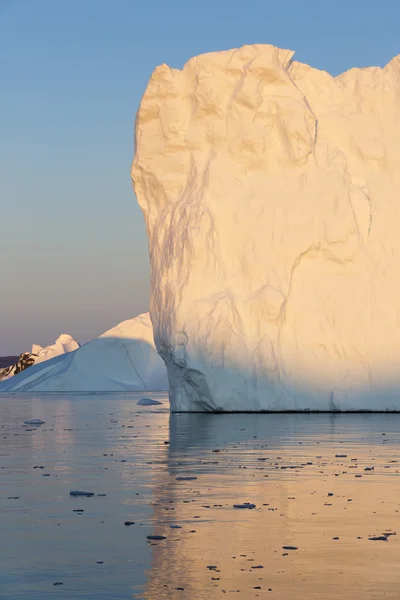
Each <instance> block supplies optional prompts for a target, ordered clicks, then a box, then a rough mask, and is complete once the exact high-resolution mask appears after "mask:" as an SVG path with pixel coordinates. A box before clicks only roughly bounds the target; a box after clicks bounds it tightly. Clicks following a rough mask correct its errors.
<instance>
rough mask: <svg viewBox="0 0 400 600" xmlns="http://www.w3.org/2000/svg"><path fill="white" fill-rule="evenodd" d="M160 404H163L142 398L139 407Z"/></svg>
mask: <svg viewBox="0 0 400 600" xmlns="http://www.w3.org/2000/svg"><path fill="white" fill-rule="evenodd" d="M158 404H162V402H159V401H158V400H152V399H151V398H141V399H140V400H139V402H138V406H157V405H158Z"/></svg>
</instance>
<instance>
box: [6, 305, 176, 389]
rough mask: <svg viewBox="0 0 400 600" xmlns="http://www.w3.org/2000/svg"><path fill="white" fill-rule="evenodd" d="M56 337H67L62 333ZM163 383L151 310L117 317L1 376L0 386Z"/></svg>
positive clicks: (147, 385) (141, 385)
mask: <svg viewBox="0 0 400 600" xmlns="http://www.w3.org/2000/svg"><path fill="white" fill-rule="evenodd" d="M58 341H60V340H58ZM60 343H65V344H68V343H69V342H68V340H66V338H63V340H61V341H60ZM167 389H168V380H167V373H166V369H165V365H164V363H163V361H162V359H161V358H160V356H159V355H158V353H157V350H156V348H155V345H154V340H153V327H152V324H151V320H150V316H149V313H145V314H142V315H139V316H138V317H136V318H135V319H129V320H127V321H124V322H123V323H119V325H117V326H116V327H113V328H112V329H110V330H109V331H106V332H105V333H103V334H102V335H101V336H100V337H98V338H96V339H94V340H92V341H90V342H88V343H87V344H85V345H83V346H82V347H80V348H78V349H77V350H74V351H72V352H69V353H68V354H64V355H59V356H56V357H54V358H52V359H50V360H46V361H45V362H41V363H40V364H34V365H33V366H31V367H30V368H29V369H27V370H26V371H23V372H22V373H20V374H19V375H16V376H15V377H13V378H12V379H9V380H7V381H0V392H32V391H34V392H109V391H164V390H167Z"/></svg>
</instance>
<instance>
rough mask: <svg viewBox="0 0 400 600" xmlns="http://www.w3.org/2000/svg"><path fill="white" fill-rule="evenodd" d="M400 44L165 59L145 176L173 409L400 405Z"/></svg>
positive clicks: (158, 74)
mask: <svg viewBox="0 0 400 600" xmlns="http://www.w3.org/2000/svg"><path fill="white" fill-rule="evenodd" d="M399 164H400V56H398V57H396V58H394V59H393V60H392V61H391V62H389V64H387V65H386V66H385V67H384V68H378V67H370V68H363V69H351V70H350V71H347V72H346V73H343V74H342V75H340V76H338V77H332V76H331V75H329V74H328V73H326V72H324V71H319V70H317V69H314V68H311V67H310V66H308V65H305V64H301V63H298V62H296V61H294V60H293V52H292V51H289V50H283V49H280V48H276V47H274V46H270V45H254V46H244V47H242V48H239V49H237V50H236V49H235V50H229V51H226V52H215V53H210V54H205V55H202V56H197V57H195V58H192V59H191V60H190V61H189V62H188V63H187V64H186V65H185V66H184V67H183V69H182V70H178V69H171V68H170V67H168V66H167V65H161V66H159V67H157V68H156V69H155V71H154V73H153V75H152V77H151V79H150V82H149V84H148V86H147V89H146V91H145V94H144V96H143V99H142V101H141V105H140V108H139V111H138V115H137V119H136V130H135V158H134V161H133V167H132V178H133V182H134V189H135V192H136V196H137V199H138V202H139V205H140V207H141V209H142V211H143V213H144V216H145V220H146V228H147V232H148V237H149V252H150V261H151V306H150V313H151V317H152V321H153V324H154V336H155V342H156V346H157V349H158V351H159V352H160V354H161V356H162V357H163V359H164V360H165V362H166V365H167V370H168V377H169V383H170V401H171V409H172V410H173V411H216V410H218V411H238V410H239V411H259V410H268V411H269V410H270V411H280V410H326V411H342V410H344V411H346V410H351V411H353V410H356V411H357V410H400V393H399V392H400V268H399V265H400V235H399V223H400V202H399V192H400V169H399V167H398V165H399Z"/></svg>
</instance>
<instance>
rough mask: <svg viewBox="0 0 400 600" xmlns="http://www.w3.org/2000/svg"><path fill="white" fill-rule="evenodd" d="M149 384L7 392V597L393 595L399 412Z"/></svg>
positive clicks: (1, 523)
mask: <svg viewBox="0 0 400 600" xmlns="http://www.w3.org/2000/svg"><path fill="white" fill-rule="evenodd" d="M146 396H147V397H151V398H154V399H157V400H159V401H161V402H162V404H161V405H160V406H138V405H137V402H138V400H140V398H141V397H142V395H140V394H119V395H118V394H100V395H86V396H78V395H74V396H69V395H58V396H51V395H42V396H41V395H35V396H29V397H28V396H23V397H22V396H12V397H6V396H2V397H0V483H1V487H0V534H1V538H0V539H1V544H0V598H1V600H17V599H18V600H20V599H21V600H22V599H28V598H29V599H30V600H50V599H51V600H53V599H55V598H57V599H58V598H64V599H68V600H73V599H78V598H79V599H82V600H83V599H85V600H92V599H93V600H94V599H96V600H100V599H103V600H120V599H121V600H122V599H128V598H142V599H147V600H155V599H168V600H175V599H176V600H178V599H182V600H189V599H190V600H202V599H210V600H216V599H219V598H235V599H237V600H248V599H251V598H258V597H259V598H265V597H267V598H272V599H279V600H287V599H288V598H296V599H297V600H317V599H321V600H322V599H324V600H333V599H336V598H338V597H341V598H343V599H344V600H347V599H350V598H351V599H353V600H357V599H360V600H361V599H362V600H369V599H373V598H376V599H378V598H379V599H381V598H386V599H387V600H389V599H391V600H395V599H396V600H398V598H399V597H400V592H399V589H400V569H399V568H398V565H399V564H400V543H399V541H400V521H399V519H400V512H399V510H400V415H389V414H388V415H385V414H376V415H373V414H351V415H345V414H331V415H328V414H262V415H257V414H243V415H213V414H175V415H170V414H169V410H168V408H169V407H168V400H167V397H166V395H163V394H152V395H150V396H149V394H146ZM31 419H40V420H42V421H44V423H43V424H42V425H39V426H35V425H29V424H25V421H29V420H31ZM71 491H85V492H89V493H91V494H93V495H92V496H89V497H86V496H76V497H75V496H71V495H70V492H71ZM235 507H238V508H235ZM127 522H129V523H131V524H129V525H126V524H125V523H127ZM396 534H398V535H396ZM148 536H150V537H156V538H161V539H148ZM55 584H57V585H55Z"/></svg>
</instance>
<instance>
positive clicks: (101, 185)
mask: <svg viewBox="0 0 400 600" xmlns="http://www.w3.org/2000/svg"><path fill="white" fill-rule="evenodd" d="M245 6H246V13H244V12H243V5H241V4H239V3H232V2H229V1H228V0H221V1H220V2H218V3H216V2H211V0H204V2H202V3H201V5H192V4H191V3H188V2H184V1H183V0H171V2H169V3H164V2H162V1H161V0H155V1H154V2H153V3H150V4H149V3H147V4H146V3H136V2H131V1H129V0H119V1H118V2H117V3H110V2H108V1H107V0H99V1H98V2H96V3H95V10H93V8H94V4H93V3H89V2H88V3H82V2H79V1H78V0H69V1H68V2H66V1H65V0H62V1H60V2H52V1H51V0H38V1H37V2H35V3H32V2H29V1H27V0H21V1H19V2H18V3H16V2H12V0H0V53H1V56H2V57H3V60H2V62H1V64H0V76H1V81H2V93H1V95H0V125H1V129H0V131H1V140H2V144H1V145H0V181H1V192H2V193H1V198H2V203H1V208H2V214H1V222H0V248H1V256H2V274H1V279H0V281H1V283H0V291H1V293H0V356H2V355H8V354H19V353H21V352H24V351H29V350H30V348H31V346H32V344H33V343H35V344H40V345H42V346H45V345H48V344H51V343H54V340H55V339H56V338H58V336H59V335H60V334H61V333H67V334H70V335H72V336H73V337H74V338H75V339H76V340H77V341H78V342H80V343H84V342H86V341H88V340H90V339H91V338H93V337H95V336H98V335H100V334H101V333H103V332H104V331H106V330H108V329H110V328H111V327H113V326H114V325H116V324H117V323H119V322H120V321H123V320H125V319H130V318H132V317H134V316H136V315H138V314H140V313H142V312H145V311H147V310H148V303H149V260H148V249H147V236H146V231H145V226H144V220H143V216H142V214H141V211H140V209H139V207H138V205H137V202H136V199H135V197H134V194H133V192H132V189H131V181H130V165H131V161H132V158H133V131H134V119H135V114H136V110H137V108H138V105H139V102H140V99H141V96H142V94H143V92H144V89H145V87H146V85H147V82H148V80H149V78H150V76H151V73H152V71H153V69H154V68H155V67H156V66H157V65H158V64H161V63H167V64H168V65H170V66H172V67H179V68H181V67H182V66H183V64H184V63H185V62H186V61H187V60H189V59H190V58H191V57H192V56H195V55H197V54H200V53H204V52H211V51H215V50H222V49H229V48H236V47H240V46H242V45H243V44H252V43H268V44H274V45H277V46H280V47H283V48H288V49H293V50H295V51H296V54H295V59H296V60H298V61H301V62H305V63H308V64H311V65H312V66H314V67H317V68H319V69H325V70H327V71H329V72H330V73H332V74H334V75H336V74H339V73H341V72H343V71H346V70H348V69H349V68H351V67H355V66H357V67H362V66H370V65H377V66H384V65H385V64H386V63H387V62H389V61H390V60H391V59H392V58H393V56H395V55H397V54H399V53H400V42H399V37H398V30H399V25H400V6H399V4H398V3H397V2H395V1H392V0H387V1H386V2H385V3H384V7H385V11H383V10H382V11H380V12H378V11H377V5H376V3H375V2H372V1H369V0H368V1H361V0H354V1H353V2H351V3H349V2H344V1H343V0H338V1H337V2H335V3H331V4H329V5H327V4H326V3H322V2H320V1H319V0H318V1H316V0H310V1H309V2H307V6H306V7H304V4H302V3H298V2H295V1H294V0H288V2H286V3H283V4H281V5H273V6H272V5H271V4H270V3H266V2H264V1H262V0H250V2H247V3H246V5H245Z"/></svg>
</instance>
